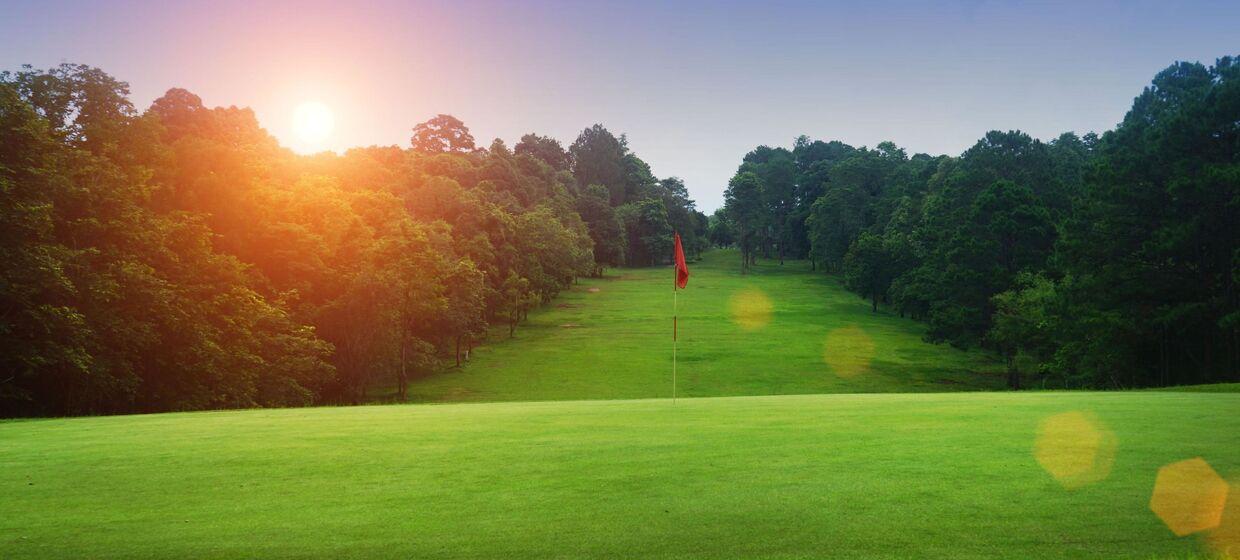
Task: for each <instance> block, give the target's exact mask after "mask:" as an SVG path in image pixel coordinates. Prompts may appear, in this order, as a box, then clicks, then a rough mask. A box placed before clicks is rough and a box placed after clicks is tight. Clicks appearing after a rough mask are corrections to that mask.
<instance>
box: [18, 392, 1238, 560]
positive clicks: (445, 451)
mask: <svg viewBox="0 0 1240 560" xmlns="http://www.w3.org/2000/svg"><path fill="white" fill-rule="evenodd" d="M1237 411H1240V394H1235V393H1170V392H1167V393H1163V392H1130V393H1085V392H1080V393H1026V394H1011V393H956V394H934V395H818V396H773V397H744V398H718V399H688V400H682V401H680V403H678V404H677V405H675V406H672V404H671V403H670V402H668V401H665V400H637V401H575V402H543V403H491V404H448V405H421V406H369V407H354V408H316V409H289V410H259V411H228V412H210V413H190V414H161V415H150V416H127V417H104V418H80V419H63V420H62V419H57V420H34V421H13V422H4V423H0V557H2V558H5V559H24V558H39V559H45V558H128V559H133V558H303V557H323V558H371V557H374V558H428V557H436V558H521V557H539V558H580V557H616V558H633V557H641V558H690V557H696V558H812V557H823V556H832V557H837V558H883V557H914V558H922V557H938V558H947V557H951V558H1085V557H1125V558H1183V557H1195V556H1198V555H1204V554H1206V552H1207V551H1208V550H1209V549H1208V548H1207V543H1208V542H1209V535H1208V534H1196V535H1190V536H1187V537H1183V538H1177V537H1175V536H1174V535H1173V534H1172V533H1171V532H1170V531H1169V530H1168V529H1167V528H1166V527H1165V526H1163V524H1162V522H1161V521H1160V520H1159V519H1158V517H1156V516H1155V515H1154V514H1153V513H1152V512H1151V510H1150V509H1149V507H1148V504H1149V502H1150V496H1151V492H1152V490H1153V487H1154V482H1155V478H1156V475H1157V472H1158V469H1159V467H1160V466H1163V465H1166V464H1168V463H1173V462H1176V461H1180V460H1183V459H1188V458H1192V457H1202V458H1204V459H1205V460H1206V461H1208V462H1209V464H1210V465H1211V466H1212V467H1213V468H1214V469H1215V470H1217V471H1218V473H1220V474H1221V475H1223V476H1225V477H1229V478H1231V479H1232V480H1233V481H1235V480H1236V476H1237V475H1240V415H1237ZM1070 412H1080V413H1083V414H1082V415H1078V416H1079V417H1082V418H1088V419H1090V420H1089V422H1090V423H1091V429H1096V430H1098V431H1101V432H1105V433H1109V434H1113V436H1114V440H1113V441H1114V446H1113V447H1111V448H1106V446H1103V448H1100V449H1098V453H1099V454H1100V456H1101V459H1102V460H1100V461H1098V463H1099V464H1102V463H1106V462H1107V461H1106V459H1112V458H1113V463H1112V464H1111V466H1110V468H1109V469H1107V472H1106V473H1104V476H1099V477H1095V478H1093V479H1092V483H1086V484H1083V485H1080V486H1079V487H1076V488H1075V489H1068V488H1065V487H1064V486H1062V485H1061V484H1060V483H1059V482H1057V480H1056V479H1055V478H1053V477H1052V476H1050V475H1049V474H1048V472H1047V471H1046V470H1044V469H1043V468H1042V467H1041V466H1040V464H1039V462H1038V461H1037V460H1036V459H1035V449H1036V448H1037V444H1036V440H1037V434H1038V431H1039V426H1040V425H1041V424H1042V423H1043V422H1045V421H1046V420H1047V419H1048V418H1055V416H1054V415H1056V414H1062V413H1070ZM1089 441H1090V440H1088V438H1086V439H1082V440H1081V441H1073V442H1068V443H1070V444H1072V445H1069V446H1068V448H1066V449H1062V450H1061V451H1062V452H1063V453H1067V454H1072V453H1076V452H1079V451H1081V450H1092V449H1093V448H1092V447H1091V446H1090V445H1089ZM1060 443H1064V442H1062V441H1061V442H1060ZM1112 451H1113V453H1112ZM1233 492H1237V491H1233ZM1231 503H1232V504H1233V505H1235V504H1236V503H1237V502H1236V500H1232V502H1231ZM1238 514H1240V512H1238V511H1236V509H1235V508H1233V509H1232V510H1231V511H1230V513H1229V514H1228V515H1229V516H1228V517H1225V518H1224V524H1225V525H1228V524H1229V525H1230V527H1231V530H1232V531H1233V533H1232V534H1233V537H1232V538H1235V537H1234V535H1235V533H1234V531H1236V530H1237V529H1240V527H1237V526H1236V524H1237V523H1240V515H1238ZM1216 536H1217V534H1216Z"/></svg>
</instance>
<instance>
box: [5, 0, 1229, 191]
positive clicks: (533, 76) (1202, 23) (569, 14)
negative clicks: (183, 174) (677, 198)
mask: <svg viewBox="0 0 1240 560" xmlns="http://www.w3.org/2000/svg"><path fill="white" fill-rule="evenodd" d="M669 4H670V3H669ZM0 12H2V13H3V15H4V17H0V68H5V69H12V68H15V67H17V66H18V65H19V64H21V63H32V64H34V65H36V66H41V67H45V66H49V65H53V64H57V63H59V62H62V61H69V62H81V63H86V64H91V65H94V66H98V67H101V68H103V69H104V70H106V71H108V72H109V73H111V74H113V75H115V76H117V77H118V78H120V79H123V80H126V81H128V82H129V83H130V84H131V86H132V91H133V99H134V102H135V103H136V104H137V105H138V107H139V108H142V109H145V108H146V106H147V105H148V104H149V103H150V102H151V101H152V100H153V99H154V98H156V97H158V96H159V95H160V94H162V93H163V92H164V91H165V90H166V89H168V88H170V87H185V88H188V89H190V90H191V91H194V92H195V93H198V94H199V95H200V96H202V97H203V100H204V101H205V102H206V103H207V104H209V105H241V106H250V107H253V108H254V109H255V111H256V112H257V113H258V116H259V119H260V121H262V123H263V125H264V126H265V127H267V128H268V129H269V130H270V131H271V132H272V133H273V134H275V135H276V136H277V137H280V138H281V140H282V141H285V142H286V143H291V138H290V135H291V132H290V121H291V117H292V111H293V108H294V107H295V106H296V105H298V104H299V103H301V102H303V101H307V100H317V101H322V102H324V103H326V104H327V105H329V106H330V107H331V108H332V109H333V111H334V112H335V113H336V118H337V129H336V131H335V133H334V134H333V136H332V137H331V139H330V140H329V142H328V147H329V148H333V149H337V150H340V149H344V148H347V147H350V146H356V145H369V144H401V145H405V144H406V143H407V142H408V137H409V129H410V128H411V127H412V126H413V125H414V124H415V123H417V122H419V121H422V120H425V119H426V118H428V117H430V116H433V115H434V114H436V113H451V114H454V115H456V116H457V117H460V118H461V119H462V120H464V121H465V122H466V124H467V125H469V126H470V127H471V129H472V130H473V132H474V136H475V137H476V138H477V139H478V140H479V143H481V144H483V145H485V144H487V143H489V142H490V139H491V138H494V137H500V138H503V139H504V140H505V141H507V142H508V143H509V145H512V144H513V143H515V142H516V140H517V138H519V137H520V135H521V134H523V133H525V132H539V133H543V134H550V135H553V136H555V137H557V138H560V139H561V140H562V141H564V142H565V143H566V144H567V143H569V142H571V141H572V139H573V138H574V137H575V136H576V134H577V132H579V131H580V130H581V129H582V128H584V127H586V126H588V125H590V124H592V123H595V122H601V123H603V124H604V125H606V126H607V127H608V128H610V129H611V130H612V131H613V132H616V133H621V132H624V133H627V134H628V135H629V140H630V145H631V146H632V147H633V148H634V150H635V151H637V153H638V154H639V155H641V156H642V157H643V158H645V159H646V161H648V162H649V163H650V164H651V165H652V167H653V168H654V171H655V173H656V174H657V175H659V176H661V177H664V176H669V175H676V176H680V177H682V178H684V179H685V181H686V183H687V184H688V186H689V190H690V191H691V192H692V194H693V195H694V197H695V198H696V199H697V200H698V201H699V205H700V207H702V208H703V209H704V210H706V211H710V210H713V209H714V208H715V207H717V206H718V205H719V204H720V203H721V199H722V191H723V188H724V187H725V185H726V182H727V179H728V177H730V176H731V175H732V173H733V172H734V171H735V169H736V165H737V164H738V163H739V161H740V158H741V156H742V155H744V153H745V152H747V151H748V150H750V149H752V148H753V147H754V146H756V145H758V144H769V145H790V144H791V142H792V140H793V138H795V137H796V136H797V135H800V134H807V135H809V136H811V137H814V138H822V139H839V140H843V141H845V142H848V143H850V144H854V145H870V146H872V145H874V144H876V143H878V142H880V141H883V140H892V141H894V142H896V143H897V144H899V145H900V146H903V147H905V148H906V149H908V150H909V152H910V153H912V152H928V153H933V154H940V153H946V154H958V153H960V152H961V151H963V150H964V149H965V148H967V147H968V146H970V145H971V144H972V143H973V142H974V141H976V139H977V138H979V137H980V136H981V135H982V134H983V133H984V132H985V131H987V130H990V129H1021V130H1024V131H1026V132H1029V133H1030V134H1032V135H1033V136H1035V137H1039V138H1050V137H1053V136H1055V135H1057V134H1059V133H1060V132H1063V131H1067V130H1073V131H1077V132H1081V133H1084V132H1087V131H1102V130H1106V129H1108V128H1111V127H1113V126H1114V125H1115V123H1117V122H1118V121H1119V120H1120V119H1121V118H1122V117H1123V115H1124V112H1125V111H1126V110H1127V109H1128V107H1129V106H1130V105H1131V102H1132V98H1133V97H1135V96H1136V95H1137V94H1138V93H1140V91H1141V88H1142V87H1143V86H1145V85H1146V84H1147V83H1148V82H1149V80H1150V78H1152V77H1153V75H1154V74H1155V73H1156V72H1157V71H1158V70H1160V69H1162V68H1164V67H1166V66H1167V65H1169V64H1170V63H1171V62H1173V61H1175V60H1193V61H1202V62H1206V63H1212V62H1213V61H1214V60H1215V59H1216V58H1217V57H1220V56H1223V55H1226V54H1240V2H1237V1H1235V0H1232V1H1229V2H1181V3H1173V2H1097V3H1094V2H1064V3H1044V2H1036V3H1033V2H1029V3H1019V2H957V3H942V4H939V3H898V2H895V3H888V2H851V3H838V4H835V3H818V2H813V3H810V2H752V3H740V2H721V3H709V4H708V3H674V4H671V5H668V4H663V3H646V2H616V3H603V2H589V1H582V2H562V3H560V2H530V3H524V2H486V3H473V2H441V3H416V2H401V3H390V4H376V5H371V6H367V7H349V6H345V5H343V3H342V4H326V3H324V4H320V5H318V6H309V5H306V4H304V3H297V4H293V3H289V4H282V3H272V2H231V1H221V2H211V3H205V2H204V3H201V4H191V3H187V2H177V1H167V0H164V1H158V2H87V1H64V2H57V1H48V2H12V1H9V0H0Z"/></svg>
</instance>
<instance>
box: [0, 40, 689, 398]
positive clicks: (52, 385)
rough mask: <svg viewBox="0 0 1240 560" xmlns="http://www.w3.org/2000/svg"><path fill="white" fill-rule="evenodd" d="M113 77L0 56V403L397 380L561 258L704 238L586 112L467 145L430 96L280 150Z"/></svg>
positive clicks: (193, 99) (514, 318)
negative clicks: (361, 135)
mask: <svg viewBox="0 0 1240 560" xmlns="http://www.w3.org/2000/svg"><path fill="white" fill-rule="evenodd" d="M128 95H129V92H128V86H127V84H125V83H124V82H121V81H118V80H116V79H114V78H112V77H111V76H109V75H107V74H106V73H104V72H102V71H100V70H98V69H95V68H91V67H87V66H80V65H69V64H65V65H61V66H60V67H57V68H54V69H51V70H46V71H44V70H38V69H33V68H30V67H24V68H22V69H20V70H18V71H11V72H4V73H0V263H3V266H2V267H0V416H13V415H47V414H56V415H58V414H84V413H116V412H127V411H159V410H191V409H208V408H221V407H251V406H293V405H305V404H312V403H325V402H326V403H350V402H357V401H359V400H361V399H362V398H364V396H365V394H366V390H367V388H369V387H374V386H376V385H382V386H395V387H396V389H397V392H398V395H399V396H401V397H403V395H404V391H405V387H406V383H407V382H408V381H409V380H410V379H412V378H413V377H415V376H419V375H425V374H428V373H430V372H432V371H435V370H436V369H439V368H442V367H452V366H454V365H456V364H459V362H460V360H461V356H462V353H463V352H464V351H466V350H467V349H468V348H469V347H470V346H472V345H474V344H476V343H478V342H480V341H481V340H483V339H484V338H485V337H486V336H487V334H488V331H489V330H491V329H504V328H505V327H506V329H507V330H506V332H507V333H508V334H512V332H513V330H514V329H516V328H517V325H518V324H519V323H520V321H521V320H522V318H523V316H524V315H525V314H526V313H527V312H528V311H529V310H530V309H531V308H532V307H535V306H537V305H540V304H541V303H543V302H546V301H547V300H549V299H550V298H552V297H554V296H555V295H556V294H557V292H559V291H560V290H563V289H565V288H566V287H567V286H569V285H570V284H571V283H572V282H573V281H574V279H575V278H577V277H580V276H585V275H598V274H601V273H602V271H603V269H604V268H605V267H611V266H619V265H628V266H645V265H650V264H654V263H659V262H663V261H665V260H666V258H667V256H668V255H669V253H670V243H671V232H672V231H673V229H675V230H677V231H679V232H680V233H681V235H682V236H683V237H684V238H685V242H686V244H687V246H688V249H689V250H690V251H695V252H696V251H700V250H702V249H703V248H704V247H705V246H706V244H707V239H706V232H707V229H706V228H707V219H706V216H705V215H703V214H702V213H700V212H698V211H696V210H695V208H694V204H693V201H691V200H690V199H689V197H688V193H687V191H686V190H685V187H684V184H683V183H682V182H681V181H680V180H679V179H676V178H667V179H663V180H659V179H657V178H656V177H655V176H654V175H652V173H651V170H650V167H649V166H648V165H646V163H645V162H643V161H642V160H641V159H640V158H639V157H638V156H637V155H636V154H634V153H633V152H632V151H631V150H629V148H628V146H627V142H626V140H625V137H624V136H623V135H622V136H619V137H617V136H615V135H613V134H612V133H611V132H609V131H608V130H607V129H606V128H604V127H602V126H600V125H594V126H592V127H590V128H587V129H585V130H584V131H583V132H582V133H581V135H580V136H579V137H578V138H577V139H576V141H575V142H573V144H572V145H571V146H568V147H567V148H565V147H564V146H563V145H561V144H560V143H559V142H558V141H556V140H554V139H552V138H548V137H545V136H539V135H536V134H527V135H525V136H523V137H522V138H521V139H520V141H519V142H517V143H516V145H515V146H513V148H511V149H510V148H509V147H508V146H507V145H505V144H504V142H502V141H500V140H495V141H494V142H492V143H491V145H490V146H489V147H486V148H479V147H477V146H475V144H474V139H473V137H472V136H471V135H470V134H469V130H468V128H466V126H465V125H464V124H463V123H462V122H460V121H459V120H457V119H455V118H453V117H451V116H448V115H439V116H436V117H435V118H433V119H431V120H429V121H427V122H424V123H421V124H418V125H417V126H416V127H414V128H413V130H412V135H411V142H410V146H409V147H407V148H400V147H395V146H392V147H370V148H361V149H354V150H350V151H348V152H347V153H345V154H344V155H335V154H331V153H323V154H319V155H314V156H298V155H295V154H293V153H292V152H290V151H289V150H287V149H285V148H282V147H280V146H279V145H278V143H277V142H276V141H275V140H274V139H273V138H272V137H271V136H270V135H268V134H267V133H266V132H265V131H264V130H263V129H262V128H260V127H259V125H258V122H257V120H256V119H255V116H254V114H253V112H251V111H250V110H249V109H243V108H236V107H227V108H222V107H217V108H208V107H205V106H204V105H203V104H202V102H201V100H200V99H199V98H198V97H197V96H195V95H194V94H192V93H190V92H188V91H185V90H182V89H172V90H169V91H168V92H167V94H166V95H164V96H163V97H161V98H159V99H158V100H156V101H155V102H154V103H153V104H152V105H151V106H150V107H149V108H148V109H147V110H146V111H144V112H140V111H138V110H137V109H135V107H134V106H133V105H132V104H131V102H130V101H129V100H128ZM411 124H412V123H411ZM501 332H503V331H501Z"/></svg>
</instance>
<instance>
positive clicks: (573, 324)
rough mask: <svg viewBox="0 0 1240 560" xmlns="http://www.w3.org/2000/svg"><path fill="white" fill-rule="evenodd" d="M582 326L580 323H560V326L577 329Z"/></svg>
mask: <svg viewBox="0 0 1240 560" xmlns="http://www.w3.org/2000/svg"><path fill="white" fill-rule="evenodd" d="M580 326H581V325H578V324H577V323H564V324H563V325H560V328H561V329H575V328H578V327H580Z"/></svg>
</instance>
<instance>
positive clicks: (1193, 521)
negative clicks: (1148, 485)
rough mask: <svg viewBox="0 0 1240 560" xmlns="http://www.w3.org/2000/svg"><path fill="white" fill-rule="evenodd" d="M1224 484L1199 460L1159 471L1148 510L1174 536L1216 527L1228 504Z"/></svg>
mask: <svg viewBox="0 0 1240 560" xmlns="http://www.w3.org/2000/svg"><path fill="white" fill-rule="evenodd" d="M1227 494H1228V488H1227V481H1225V480H1223V477H1221V476H1219V475H1218V473H1217V472H1214V469H1213V468H1211V467H1210V464H1209V463H1207V462H1205V460H1204V459H1202V458H1201V457H1196V458H1193V459H1188V460H1186V461H1180V462H1178V463H1172V464H1170V465H1166V466H1164V467H1162V468H1161V469H1158V480H1157V481H1155V482H1154V495H1153V496H1152V497H1150V509H1151V510H1153V511H1154V513H1155V514H1157V515H1158V518H1159V519H1162V521H1163V523H1166V524H1167V528H1168V529H1171V532H1173V533H1175V534H1176V536H1180V537H1183V536H1184V535H1188V534H1191V533H1196V532H1198V531H1205V530H1207V529H1213V528H1215V527H1218V526H1219V523H1221V522H1222V518H1223V506H1224V505H1225V504H1226V503H1227Z"/></svg>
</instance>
